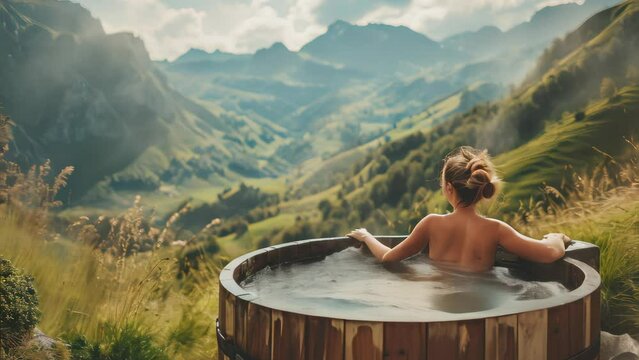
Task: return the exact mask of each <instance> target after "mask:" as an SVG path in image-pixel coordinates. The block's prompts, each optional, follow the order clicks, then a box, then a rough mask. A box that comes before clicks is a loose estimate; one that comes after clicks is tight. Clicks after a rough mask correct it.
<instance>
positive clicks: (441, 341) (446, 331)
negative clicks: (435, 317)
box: [428, 321, 459, 360]
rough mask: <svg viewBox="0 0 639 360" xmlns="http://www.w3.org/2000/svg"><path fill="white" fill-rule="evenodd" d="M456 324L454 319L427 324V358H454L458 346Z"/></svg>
mask: <svg viewBox="0 0 639 360" xmlns="http://www.w3.org/2000/svg"><path fill="white" fill-rule="evenodd" d="M457 335H458V324H457V322H455V321H446V322H434V323H429V324H428V359H430V360H432V359H449V358H455V356H456V354H457V348H458V342H459V341H458V336H457Z"/></svg>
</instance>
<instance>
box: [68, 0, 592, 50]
mask: <svg viewBox="0 0 639 360" xmlns="http://www.w3.org/2000/svg"><path fill="white" fill-rule="evenodd" d="M74 1H75V2H79V3H80V4H82V5H83V6H84V7H86V8H87V9H89V10H90V11H91V13H92V14H93V16H94V17H97V18H98V19H100V20H101V21H102V25H103V27H104V29H105V31H106V32H107V33H113V32H120V31H127V32H132V33H134V34H135V35H137V36H139V37H140V38H142V40H144V43H145V45H146V48H147V50H148V51H149V54H150V56H151V58H152V59H154V60H163V59H168V60H174V59H175V58H177V57H178V56H179V55H181V54H183V53H184V52H186V51H187V50H188V49H190V48H199V49H203V50H206V51H209V52H211V51H214V50H222V51H227V52H233V53H249V52H251V53H252V52H254V51H255V50H257V49H260V48H264V47H269V46H270V45H272V44H273V43H274V42H278V41H280V42H283V43H284V44H285V45H286V46H287V47H288V48H289V49H291V50H299V48H301V47H302V46H303V45H304V44H306V43H307V42H309V41H311V40H312V39H313V38H315V37H316V36H318V35H321V34H322V33H324V32H325V31H326V28H327V27H328V25H330V24H331V23H333V22H335V21H336V20H345V21H348V22H350V23H353V24H359V25H366V24H368V23H385V24H390V25H405V26H407V27H409V28H411V29H413V30H415V31H418V32H420V33H423V34H424V35H426V36H428V37H430V38H432V39H435V40H440V39H442V38H444V37H446V36H450V35H453V34H456V33H459V32H462V31H474V30H477V29H479V28H480V27H482V26H485V25H495V26H498V27H499V28H501V29H502V30H507V29H509V28H510V27H512V26H514V25H517V24H519V23H521V22H524V21H527V20H529V19H530V17H531V16H532V15H533V14H534V12H535V11H537V10H538V9H541V8H542V7H544V6H548V5H556V4H561V3H569V2H583V1H575V0H74Z"/></svg>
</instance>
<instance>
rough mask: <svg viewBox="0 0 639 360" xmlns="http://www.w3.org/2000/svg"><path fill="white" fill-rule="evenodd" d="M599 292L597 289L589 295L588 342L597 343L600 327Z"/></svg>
mask: <svg viewBox="0 0 639 360" xmlns="http://www.w3.org/2000/svg"><path fill="white" fill-rule="evenodd" d="M600 316H601V294H600V289H597V290H596V291H595V292H593V293H592V294H591V295H590V342H591V343H593V344H594V343H598V342H599V335H600V331H601V330H600V329H601V317H600Z"/></svg>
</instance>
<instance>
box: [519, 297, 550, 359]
mask: <svg viewBox="0 0 639 360" xmlns="http://www.w3.org/2000/svg"><path fill="white" fill-rule="evenodd" d="M546 331H548V311H547V310H545V309H544V310H538V311H529V312H525V313H521V314H518V315H517V347H518V352H517V353H518V357H519V360H545V359H546V356H547V353H548V338H547V334H546Z"/></svg>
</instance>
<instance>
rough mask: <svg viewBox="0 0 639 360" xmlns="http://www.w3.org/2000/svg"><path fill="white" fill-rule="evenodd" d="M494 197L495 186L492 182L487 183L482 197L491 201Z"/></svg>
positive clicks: (482, 191)
mask: <svg viewBox="0 0 639 360" xmlns="http://www.w3.org/2000/svg"><path fill="white" fill-rule="evenodd" d="M493 195H495V184H493V183H492V182H487V183H486V184H484V186H483V189H482V190H481V196H483V197H485V198H486V199H490V198H491V197H492V196H493Z"/></svg>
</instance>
